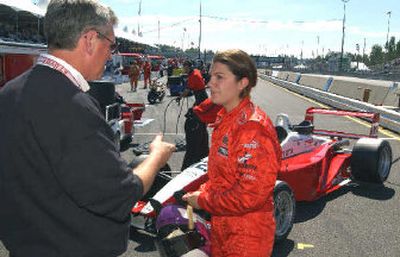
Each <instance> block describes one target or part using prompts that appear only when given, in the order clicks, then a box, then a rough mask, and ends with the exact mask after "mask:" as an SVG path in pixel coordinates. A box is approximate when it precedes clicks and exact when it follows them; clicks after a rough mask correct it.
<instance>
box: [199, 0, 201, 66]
mask: <svg viewBox="0 0 400 257" xmlns="http://www.w3.org/2000/svg"><path fill="white" fill-rule="evenodd" d="M199 26H200V28H199V59H201V50H200V46H201V1H200V15H199Z"/></svg>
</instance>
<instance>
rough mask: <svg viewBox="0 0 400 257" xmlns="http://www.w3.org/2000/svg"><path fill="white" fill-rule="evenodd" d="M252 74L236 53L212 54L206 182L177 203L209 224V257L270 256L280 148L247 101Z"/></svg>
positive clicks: (266, 122) (243, 55) (265, 121)
mask: <svg viewBox="0 0 400 257" xmlns="http://www.w3.org/2000/svg"><path fill="white" fill-rule="evenodd" d="M256 83H257V70H256V67H255V64H254V62H253V61H252V59H251V58H250V57H249V55H248V54H247V53H245V52H243V51H241V50H236V49H234V50H227V51H223V52H218V53H216V55H215V56H214V59H213V64H212V68H211V80H210V82H209V87H210V90H211V97H210V98H211V101H212V102H213V103H214V104H217V105H221V106H222V107H223V108H222V109H221V110H220V111H219V112H218V114H217V117H216V120H215V123H214V124H213V127H214V130H213V133H212V140H211V142H212V145H211V149H210V154H209V158H208V173H207V174H208V181H207V182H206V183H205V184H203V185H202V187H201V188H200V189H199V191H195V192H189V193H187V194H185V195H184V196H183V199H184V200H186V201H187V202H188V204H190V205H192V206H193V207H195V208H199V209H203V210H205V211H207V212H209V213H210V214H211V215H212V218H211V256H213V257H220V256H241V257H261V256H270V255H271V253H272V249H273V243H274V235H275V221H274V204H273V190H274V186H275V181H276V178H277V173H278V170H279V167H280V161H281V148H280V145H279V142H278V139H277V136H276V132H275V128H274V126H273V124H272V122H271V120H270V119H269V117H268V116H267V115H266V114H265V113H264V112H263V111H262V110H261V109H260V108H259V107H257V106H256V105H254V104H253V103H252V101H251V100H250V92H251V89H252V88H253V87H254V86H256Z"/></svg>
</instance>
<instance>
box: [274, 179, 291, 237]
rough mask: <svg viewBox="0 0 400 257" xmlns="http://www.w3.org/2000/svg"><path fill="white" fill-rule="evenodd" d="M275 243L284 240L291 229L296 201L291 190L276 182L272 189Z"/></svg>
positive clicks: (282, 183)
mask: <svg viewBox="0 0 400 257" xmlns="http://www.w3.org/2000/svg"><path fill="white" fill-rule="evenodd" d="M274 205H275V210H274V215H275V223H276V229H275V243H279V242H281V241H283V240H285V239H286V237H287V236H288V235H289V233H290V231H291V230H292V228H293V223H294V218H295V216H296V200H295V198H294V195H293V191H292V189H291V188H290V187H289V185H288V184H287V183H286V182H284V181H280V180H277V181H276V183H275V187H274Z"/></svg>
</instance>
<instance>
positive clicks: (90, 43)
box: [78, 30, 97, 55]
mask: <svg viewBox="0 0 400 257" xmlns="http://www.w3.org/2000/svg"><path fill="white" fill-rule="evenodd" d="M96 39H97V32H96V31H94V30H90V31H88V32H86V33H85V34H83V35H82V36H81V37H80V39H79V41H78V44H80V47H81V49H82V51H83V52H84V53H85V54H88V55H92V54H93V53H94V49H95V45H96V44H95V43H96V42H95V41H96Z"/></svg>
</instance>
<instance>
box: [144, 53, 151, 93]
mask: <svg viewBox="0 0 400 257" xmlns="http://www.w3.org/2000/svg"><path fill="white" fill-rule="evenodd" d="M143 76H144V87H143V88H147V85H148V84H150V76H151V64H150V61H149V60H146V61H145V62H144V65H143Z"/></svg>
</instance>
